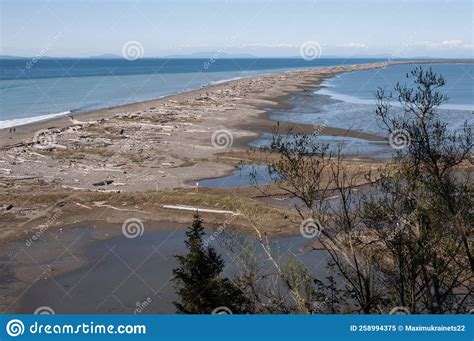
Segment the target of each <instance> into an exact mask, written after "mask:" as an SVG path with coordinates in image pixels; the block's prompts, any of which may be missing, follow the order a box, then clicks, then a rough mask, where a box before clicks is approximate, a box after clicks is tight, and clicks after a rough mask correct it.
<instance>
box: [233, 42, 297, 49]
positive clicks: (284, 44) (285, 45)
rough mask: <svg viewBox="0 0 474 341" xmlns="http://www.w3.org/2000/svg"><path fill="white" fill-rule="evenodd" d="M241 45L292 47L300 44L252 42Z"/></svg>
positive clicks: (243, 46)
mask: <svg viewBox="0 0 474 341" xmlns="http://www.w3.org/2000/svg"><path fill="white" fill-rule="evenodd" d="M241 47H242V48H245V47H266V48H279V47H290V48H294V47H298V46H296V45H293V44H287V43H274V44H268V43H250V44H242V45H241Z"/></svg>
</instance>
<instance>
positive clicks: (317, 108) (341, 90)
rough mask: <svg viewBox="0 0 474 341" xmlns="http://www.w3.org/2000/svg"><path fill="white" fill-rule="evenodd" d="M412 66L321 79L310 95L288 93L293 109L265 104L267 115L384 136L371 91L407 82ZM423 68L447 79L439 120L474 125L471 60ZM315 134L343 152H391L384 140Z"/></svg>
mask: <svg viewBox="0 0 474 341" xmlns="http://www.w3.org/2000/svg"><path fill="white" fill-rule="evenodd" d="M414 67H415V65H397V66H391V67H388V68H385V69H382V68H381V69H371V70H363V71H354V72H349V73H343V74H340V75H337V76H335V77H333V78H330V79H328V80H327V81H325V82H324V83H323V87H322V88H321V90H319V91H316V92H315V93H314V94H313V95H312V96H306V95H305V96H294V97H293V98H290V99H289V100H288V104H290V105H291V106H292V109H291V110H287V109H278V108H277V109H273V108H272V109H269V112H270V117H271V118H272V119H274V120H276V121H287V122H295V123H305V124H314V125H318V126H327V127H336V128H343V129H350V130H354V131H360V132H365V133H373V134H376V135H379V136H382V137H386V136H387V132H386V130H385V129H384V127H383V126H382V124H381V122H380V121H378V120H377V118H376V116H375V109H376V107H375V92H376V90H377V88H378V87H382V88H384V89H385V90H386V91H387V92H390V91H392V92H393V88H394V87H395V85H396V84H397V82H400V83H401V84H407V85H409V83H410V79H407V78H406V74H407V72H409V71H410V70H411V69H413V68H414ZM423 67H424V68H429V67H432V68H433V70H434V71H435V72H437V73H439V74H442V75H443V76H444V77H445V79H446V81H447V83H446V85H445V86H444V87H442V88H441V89H440V92H442V93H444V94H446V95H447V96H448V101H447V103H446V104H444V105H443V106H442V107H441V108H440V109H439V111H438V112H439V117H440V119H441V120H442V121H444V122H446V123H447V124H448V129H450V130H451V131H455V130H460V129H462V128H463V126H464V122H467V124H468V125H469V126H471V127H474V111H473V110H474V65H473V64H432V65H426V64H424V65H423ZM392 110H394V111H395V112H396V111H398V112H399V111H400V110H401V107H400V105H399V103H397V102H394V103H393V108H392ZM318 139H319V140H320V141H321V142H323V143H329V145H330V148H332V149H334V150H336V148H337V147H338V145H341V144H342V145H343V147H344V149H343V152H344V153H346V154H353V155H359V156H370V157H377V158H388V157H391V156H392V155H393V153H394V149H393V148H390V146H389V145H388V143H380V142H373V141H367V140H364V139H363V138H354V137H351V138H350V137H341V136H331V135H325V133H324V129H323V131H322V132H321V134H320V136H319V137H318ZM270 140H271V136H269V135H268V134H266V135H265V134H263V135H262V136H261V138H260V139H259V140H257V141H253V142H251V145H252V146H254V147H261V146H265V145H268V144H269V143H270Z"/></svg>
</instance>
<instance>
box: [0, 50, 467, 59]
mask: <svg viewBox="0 0 474 341" xmlns="http://www.w3.org/2000/svg"><path fill="white" fill-rule="evenodd" d="M32 58H34V56H32V57H21V56H9V55H0V60H8V59H25V60H27V59H32ZM81 58H82V59H123V57H122V56H121V55H118V54H113V53H107V54H101V55H97V56H89V57H50V56H44V57H41V59H81ZM147 58H149V59H166V58H170V59H179V58H183V59H184V58H186V59H192V58H195V59H211V58H214V59H231V58H234V59H237V58H301V57H300V56H279V57H259V56H255V55H252V54H246V53H239V54H228V53H219V52H218V51H216V52H196V53H191V54H173V55H168V56H161V57H145V58H144V59H147ZM332 58H346V59H355V58H359V59H393V57H391V56H390V55H383V54H379V55H366V54H358V55H352V56H350V57H347V56H336V55H334V56H333V55H328V56H324V57H322V58H321V59H332ZM396 59H400V60H404V59H405V60H406V59H437V60H443V59H446V60H472V59H469V58H437V57H428V56H417V57H408V58H396ZM393 60H395V59H393Z"/></svg>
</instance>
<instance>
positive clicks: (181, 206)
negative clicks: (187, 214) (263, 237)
mask: <svg viewBox="0 0 474 341" xmlns="http://www.w3.org/2000/svg"><path fill="white" fill-rule="evenodd" d="M162 207H163V208H169V209H174V210H185V211H194V212H196V211H197V212H206V213H218V214H232V215H239V214H240V213H239V212H234V211H227V210H214V209H210V208H200V207H194V206H187V205H163V206H162Z"/></svg>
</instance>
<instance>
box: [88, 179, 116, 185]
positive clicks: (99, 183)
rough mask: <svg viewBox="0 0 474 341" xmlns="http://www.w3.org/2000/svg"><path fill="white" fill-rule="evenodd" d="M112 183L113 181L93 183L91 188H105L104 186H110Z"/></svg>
mask: <svg viewBox="0 0 474 341" xmlns="http://www.w3.org/2000/svg"><path fill="white" fill-rule="evenodd" d="M113 182H114V180H104V181H99V182H94V183H93V184H92V186H106V185H110V184H111V183H113Z"/></svg>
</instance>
